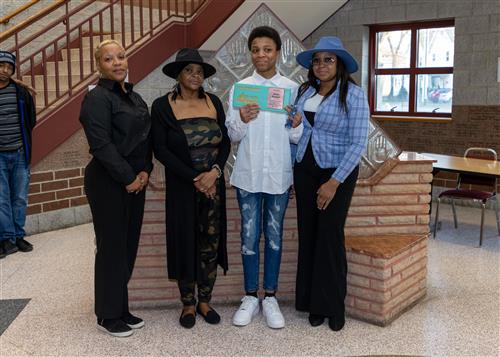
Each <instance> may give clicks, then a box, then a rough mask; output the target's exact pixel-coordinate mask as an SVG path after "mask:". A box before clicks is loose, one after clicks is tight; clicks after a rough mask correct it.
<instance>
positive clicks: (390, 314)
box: [345, 235, 427, 326]
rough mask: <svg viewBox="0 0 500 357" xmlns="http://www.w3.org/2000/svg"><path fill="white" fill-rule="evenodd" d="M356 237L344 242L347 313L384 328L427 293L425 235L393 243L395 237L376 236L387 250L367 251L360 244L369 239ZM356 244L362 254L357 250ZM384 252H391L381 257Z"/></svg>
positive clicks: (403, 238)
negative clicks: (346, 270)
mask: <svg viewBox="0 0 500 357" xmlns="http://www.w3.org/2000/svg"><path fill="white" fill-rule="evenodd" d="M355 238H357V237H353V238H348V239H347V242H346V243H347V263H348V266H349V271H348V274H347V284H348V288H347V297H346V301H345V302H346V311H347V313H348V314H349V315H350V316H353V317H356V318H358V319H361V320H364V321H368V322H371V323H375V324H377V325H381V326H385V325H387V324H388V323H390V322H391V321H393V320H394V319H395V318H397V317H398V316H399V315H400V314H401V313H402V312H404V311H405V310H406V309H408V308H410V307H411V306H413V305H414V304H415V303H416V302H418V301H419V300H420V299H421V298H423V297H424V296H425V294H426V292H427V286H426V284H427V236H426V235H420V236H401V237H399V238H400V239H399V241H398V242H395V243H394V244H391V241H394V238H391V237H390V236H379V237H377V238H375V239H376V240H380V241H381V243H380V245H382V246H386V247H383V248H382V249H380V248H378V249H373V250H371V251H370V252H367V251H366V250H369V247H367V244H366V242H363V240H365V241H366V239H367V238H368V239H369V237H360V238H361V241H360V242H356V239H355ZM357 245H358V246H360V247H362V248H364V251H360V249H356V248H357V247H356V246H357ZM368 245H370V244H368ZM387 245H390V247H387ZM367 248H368V249H367ZM384 248H387V249H384ZM384 250H385V253H387V252H389V251H391V250H392V251H393V252H390V253H389V254H380V252H383V251H384ZM377 251H378V252H377ZM367 253H368V254H367ZM377 253H378V254H377Z"/></svg>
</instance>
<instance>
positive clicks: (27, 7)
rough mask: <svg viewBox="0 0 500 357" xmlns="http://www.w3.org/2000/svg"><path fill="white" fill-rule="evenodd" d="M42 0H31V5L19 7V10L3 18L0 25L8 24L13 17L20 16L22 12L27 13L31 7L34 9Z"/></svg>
mask: <svg viewBox="0 0 500 357" xmlns="http://www.w3.org/2000/svg"><path fill="white" fill-rule="evenodd" d="M39 1H40V0H31V1H30V2H29V3H27V4H24V5H23V6H19V7H18V8H17V9H15V10H14V11H12V12H11V13H10V14H7V15H5V16H4V17H2V18H1V19H0V24H2V25H3V24H8V23H9V21H10V19H12V18H13V17H15V16H17V15H19V14H20V13H21V12H23V11H25V10H28V9H29V8H30V7H32V6H33V5H35V4H36V3H37V2H39Z"/></svg>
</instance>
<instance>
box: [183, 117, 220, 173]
mask: <svg viewBox="0 0 500 357" xmlns="http://www.w3.org/2000/svg"><path fill="white" fill-rule="evenodd" d="M179 124H180V126H181V128H182V130H183V131H184V134H185V135H186V139H187V142H188V146H189V152H190V154H191V160H192V161H193V167H194V169H195V170H198V171H206V170H208V169H210V168H211V167H212V165H213V164H214V163H215V158H216V157H217V154H218V152H219V149H218V147H219V144H220V143H221V141H222V132H221V130H220V128H219V124H218V123H217V120H215V119H211V118H207V117H197V118H188V119H182V120H179Z"/></svg>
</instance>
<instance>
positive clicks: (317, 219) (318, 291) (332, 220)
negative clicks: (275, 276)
mask: <svg viewBox="0 0 500 357" xmlns="http://www.w3.org/2000/svg"><path fill="white" fill-rule="evenodd" d="M309 150H310V149H309ZM334 171H335V169H322V168H320V167H319V166H318V165H317V164H316V162H315V161H314V157H313V156H312V153H310V155H305V157H304V159H303V160H302V162H300V163H297V164H295V168H294V186H295V192H296V197H297V220H298V232H299V256H298V262H297V280H296V290H295V299H296V300H295V307H296V309H297V310H300V311H308V312H310V313H312V314H317V315H322V316H328V317H334V318H339V319H341V318H344V317H343V316H344V314H345V306H344V299H345V296H346V290H347V281H346V280H347V260H346V252H345V238H344V225H345V221H346V218H347V212H348V210H349V206H350V204H351V198H352V195H353V193H354V188H355V186H356V181H357V177H358V167H356V168H355V169H354V170H353V172H352V173H351V174H350V175H349V176H348V177H347V179H346V180H345V181H344V182H343V183H341V184H340V185H339V187H338V188H337V192H336V193H335V196H334V198H333V200H332V201H331V202H330V204H329V205H328V207H327V209H326V210H318V208H317V207H318V206H317V204H316V198H317V193H316V192H317V191H318V189H319V187H320V186H321V185H322V184H323V183H325V182H326V181H328V180H329V179H330V177H331V175H332V173H333V172H334Z"/></svg>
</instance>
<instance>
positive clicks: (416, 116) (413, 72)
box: [368, 19, 455, 121]
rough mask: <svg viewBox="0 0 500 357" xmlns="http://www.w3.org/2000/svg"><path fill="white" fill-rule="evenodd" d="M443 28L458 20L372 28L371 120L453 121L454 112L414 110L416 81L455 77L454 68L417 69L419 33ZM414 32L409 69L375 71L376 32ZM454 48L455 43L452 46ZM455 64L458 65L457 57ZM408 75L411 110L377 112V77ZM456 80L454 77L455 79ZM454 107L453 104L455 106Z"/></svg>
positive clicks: (369, 86)
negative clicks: (431, 76)
mask: <svg viewBox="0 0 500 357" xmlns="http://www.w3.org/2000/svg"><path fill="white" fill-rule="evenodd" d="M440 27H455V20H453V19H450V20H439V21H425V22H411V23H400V24H389V25H380V24H379V25H371V26H370V35H369V75H368V88H369V96H368V98H369V105H370V113H371V115H372V117H374V118H377V119H384V118H385V119H389V120H390V119H396V120H399V119H402V120H404V121H407V120H412V121H413V120H424V121H433V119H435V120H439V121H442V120H443V119H451V113H429V112H417V111H416V107H415V100H416V78H417V75H421V74H453V67H422V68H419V67H417V50H418V48H417V46H418V44H417V33H418V30H421V29H431V28H440ZM403 30H410V31H411V39H410V66H409V67H408V68H383V69H377V68H375V65H376V62H377V53H376V47H377V46H376V45H377V42H376V41H377V33H379V32H385V31H403ZM453 46H454V47H455V43H454V44H453ZM453 63H455V58H454V61H453ZM391 74H395V75H409V89H408V108H409V110H408V111H404V112H399V111H398V112H391V111H376V110H375V105H376V103H375V102H376V88H375V84H376V81H375V76H376V75H391ZM454 79H455V78H454ZM452 108H453V104H452Z"/></svg>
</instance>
